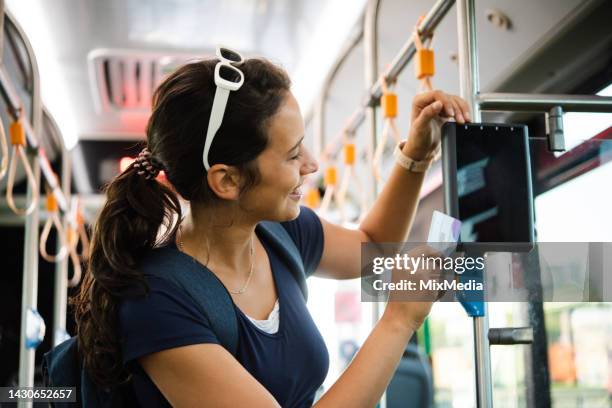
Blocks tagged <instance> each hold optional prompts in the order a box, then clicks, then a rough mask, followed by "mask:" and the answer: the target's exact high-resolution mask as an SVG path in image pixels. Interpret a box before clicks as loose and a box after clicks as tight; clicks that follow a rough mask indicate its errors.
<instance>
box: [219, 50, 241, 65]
mask: <svg viewBox="0 0 612 408" xmlns="http://www.w3.org/2000/svg"><path fill="white" fill-rule="evenodd" d="M220 52H221V56H222V57H223V58H225V59H226V60H230V61H232V62H240V61H242V57H241V56H240V54H238V53H237V52H234V51H232V50H228V49H227V48H221V49H220Z"/></svg>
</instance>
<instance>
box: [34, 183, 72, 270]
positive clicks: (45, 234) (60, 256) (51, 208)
mask: <svg viewBox="0 0 612 408" xmlns="http://www.w3.org/2000/svg"><path fill="white" fill-rule="evenodd" d="M57 210H58V208H57V201H56V200H55V196H54V195H53V194H52V193H50V192H48V193H47V212H48V217H47V221H45V226H44V227H43V230H42V233H41V234H40V245H39V249H40V256H42V257H43V259H44V260H46V261H47V262H59V261H62V260H64V258H66V255H67V253H68V250H67V243H66V235H65V233H64V227H63V226H62V223H61V221H60V219H59V216H58V213H57V212H58V211H57ZM51 227H55V230H56V231H57V239H59V240H60V245H61V247H60V250H59V251H58V252H57V253H56V254H49V253H48V252H47V240H48V239H49V233H50V232H51Z"/></svg>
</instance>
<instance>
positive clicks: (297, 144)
mask: <svg viewBox="0 0 612 408" xmlns="http://www.w3.org/2000/svg"><path fill="white" fill-rule="evenodd" d="M303 140H304V136H302V137H301V138H300V140H298V142H297V143H296V144H295V146H293V147H292V148H291V149H289V150H288V151H287V153H291V152H292V151H293V150H295V149H296V148H297V147H298V146H299V145H300V144H301V143H302V141H303Z"/></svg>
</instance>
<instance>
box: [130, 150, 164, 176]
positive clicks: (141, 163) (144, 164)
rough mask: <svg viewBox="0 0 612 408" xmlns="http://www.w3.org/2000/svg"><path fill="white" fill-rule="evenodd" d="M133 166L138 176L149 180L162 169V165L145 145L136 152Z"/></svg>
mask: <svg viewBox="0 0 612 408" xmlns="http://www.w3.org/2000/svg"><path fill="white" fill-rule="evenodd" d="M134 168H135V169H136V171H137V172H138V175H139V176H144V178H145V179H147V180H151V179H155V178H156V177H157V175H158V174H159V172H160V171H161V170H163V169H164V165H163V164H162V162H161V161H159V159H157V158H156V157H154V156H153V155H152V154H151V152H150V151H149V149H147V148H146V147H145V148H144V149H142V150H141V151H140V153H139V154H138V157H137V158H136V161H135V162H134Z"/></svg>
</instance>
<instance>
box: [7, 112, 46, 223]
mask: <svg viewBox="0 0 612 408" xmlns="http://www.w3.org/2000/svg"><path fill="white" fill-rule="evenodd" d="M9 133H10V136H11V144H12V145H13V149H12V156H11V164H10V165H9V171H8V180H7V185H6V202H7V204H8V206H9V208H10V209H11V210H12V211H13V212H14V213H15V214H16V215H29V214H31V213H32V211H34V209H35V208H36V206H37V205H38V199H39V193H38V184H37V183H36V179H35V177H34V172H33V171H32V168H31V167H30V163H29V162H28V159H27V157H26V154H25V152H24V148H25V145H26V136H25V131H24V129H23V124H22V123H21V121H20V120H19V119H18V120H16V121H14V122H13V123H11V127H10V129H9ZM20 159H21V162H22V164H23V168H24V170H25V172H26V176H27V178H28V182H29V183H30V185H31V186H32V200H31V201H30V204H29V205H28V206H27V207H26V208H18V207H17V206H16V205H15V201H14V200H13V188H14V187H15V171H16V170H17V160H20Z"/></svg>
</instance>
